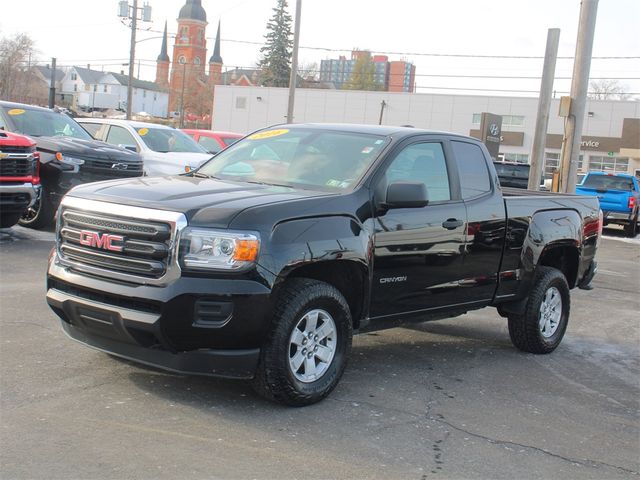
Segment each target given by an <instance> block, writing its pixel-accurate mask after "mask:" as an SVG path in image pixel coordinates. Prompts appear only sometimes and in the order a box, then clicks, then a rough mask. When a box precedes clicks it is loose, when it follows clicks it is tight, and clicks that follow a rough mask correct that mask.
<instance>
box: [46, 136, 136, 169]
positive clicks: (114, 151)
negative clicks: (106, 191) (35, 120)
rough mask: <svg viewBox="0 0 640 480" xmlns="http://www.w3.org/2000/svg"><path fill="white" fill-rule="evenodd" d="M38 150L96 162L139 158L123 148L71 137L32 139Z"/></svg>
mask: <svg viewBox="0 0 640 480" xmlns="http://www.w3.org/2000/svg"><path fill="white" fill-rule="evenodd" d="M34 140H35V141H36V143H37V148H38V150H42V151H46V152H61V153H62V154H63V155H69V156H71V157H73V156H76V157H78V158H90V159H96V160H117V161H119V162H136V163H139V162H140V156H139V155H138V154H137V153H135V152H131V151H129V150H126V149H124V148H120V147H117V146H115V145H109V144H108V143H105V142H99V141H98V140H81V139H79V138H73V137H34Z"/></svg>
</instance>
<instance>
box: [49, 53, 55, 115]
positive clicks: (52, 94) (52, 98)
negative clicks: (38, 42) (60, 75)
mask: <svg viewBox="0 0 640 480" xmlns="http://www.w3.org/2000/svg"><path fill="white" fill-rule="evenodd" d="M55 106H56V57H53V58H52V59H51V81H50V84H49V108H53V107H55Z"/></svg>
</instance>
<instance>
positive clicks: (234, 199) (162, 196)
mask: <svg viewBox="0 0 640 480" xmlns="http://www.w3.org/2000/svg"><path fill="white" fill-rule="evenodd" d="M68 195H69V196H73V197H79V198H86V199H89V200H98V201H103V202H110V203H116V204H120V205H131V206H137V207H145V208H154V209H159V210H169V211H174V212H181V213H183V214H185V216H186V217H187V220H188V221H189V224H191V225H200V226H208V227H216V228H227V227H228V226H229V223H230V222H231V221H232V220H233V218H234V217H235V216H236V215H238V214H239V213H240V212H242V211H243V210H246V209H248V208H252V207H257V206H264V205H267V204H270V203H281V202H288V201H294V200H302V199H310V198H314V197H317V198H320V197H334V196H335V194H328V193H326V192H317V191H311V190H302V189H296V188H290V187H278V186H273V185H264V184H255V185H254V184H249V183H244V182H232V181H229V180H217V179H212V178H196V177H188V176H184V175H174V176H168V177H140V178H135V179H126V180H113V181H106V182H96V183H91V184H85V185H80V186H77V187H75V188H74V189H73V190H71V191H70V192H69V193H68Z"/></svg>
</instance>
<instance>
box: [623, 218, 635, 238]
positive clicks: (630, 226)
mask: <svg viewBox="0 0 640 480" xmlns="http://www.w3.org/2000/svg"><path fill="white" fill-rule="evenodd" d="M624 233H625V234H626V235H627V237H631V238H633V237H635V236H636V235H637V233H638V214H637V213H636V215H635V217H633V218H632V219H631V221H630V222H629V223H627V224H626V225H625V226H624Z"/></svg>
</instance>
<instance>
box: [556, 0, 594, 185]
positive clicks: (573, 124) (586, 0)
mask: <svg viewBox="0 0 640 480" xmlns="http://www.w3.org/2000/svg"><path fill="white" fill-rule="evenodd" d="M597 13H598V0H582V3H581V4H580V22H579V24H578V38H577V41H576V55H575V60H574V63H573V78H572V80H571V110H570V113H569V116H568V117H567V121H566V124H565V132H564V139H563V141H562V156H561V162H560V166H561V167H560V168H561V170H560V171H561V174H562V176H561V186H560V188H561V191H563V192H567V193H575V191H576V176H577V171H578V157H579V155H580V143H581V141H582V125H583V123H584V110H585V104H586V100H587V89H588V87H589V71H590V69H591V53H592V51H593V35H594V32H595V29H596V17H597Z"/></svg>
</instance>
